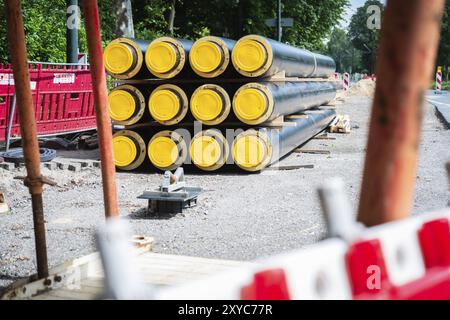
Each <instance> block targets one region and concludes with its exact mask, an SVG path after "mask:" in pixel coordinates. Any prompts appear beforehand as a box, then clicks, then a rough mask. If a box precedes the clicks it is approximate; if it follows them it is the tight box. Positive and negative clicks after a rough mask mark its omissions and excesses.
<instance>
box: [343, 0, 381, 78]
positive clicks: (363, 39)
mask: <svg viewBox="0 0 450 320" xmlns="http://www.w3.org/2000/svg"><path fill="white" fill-rule="evenodd" d="M372 5H375V6H378V7H379V8H382V9H383V10H384V5H383V4H382V3H381V2H380V1H378V0H369V1H366V3H365V4H364V6H362V7H360V8H358V9H357V11H356V13H355V14H354V15H353V17H352V19H351V21H350V26H349V32H348V34H349V38H350V40H351V42H352V44H353V46H354V47H355V48H356V49H358V50H360V51H361V54H362V67H363V69H364V71H365V72H366V73H374V72H375V62H376V56H377V51H378V42H379V38H380V31H379V30H378V29H370V28H369V27H368V26H367V21H368V19H369V17H370V13H368V12H367V9H368V7H369V6H372ZM383 10H382V11H383Z"/></svg>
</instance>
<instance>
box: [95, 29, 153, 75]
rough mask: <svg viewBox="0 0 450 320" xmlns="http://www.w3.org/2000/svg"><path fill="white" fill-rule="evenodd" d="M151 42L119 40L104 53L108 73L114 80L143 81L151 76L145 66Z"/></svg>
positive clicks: (112, 42) (113, 42)
mask: <svg viewBox="0 0 450 320" xmlns="http://www.w3.org/2000/svg"><path fill="white" fill-rule="evenodd" d="M149 44H150V41H145V40H138V39H130V38H117V39H115V40H113V41H111V42H110V43H109V44H108V45H107V46H106V48H105V50H104V52H103V59H104V61H105V68H106V71H107V72H108V73H109V74H110V75H111V76H112V77H114V78H117V79H122V80H127V79H143V78H149V77H150V76H151V74H150V72H149V71H148V70H147V68H146V66H145V64H144V55H145V52H146V50H147V47H148V45H149Z"/></svg>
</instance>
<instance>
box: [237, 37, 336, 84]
mask: <svg viewBox="0 0 450 320" xmlns="http://www.w3.org/2000/svg"><path fill="white" fill-rule="evenodd" d="M232 61H233V65H234V67H235V68H236V70H237V71H238V72H239V73H240V74H242V75H244V76H246V77H269V76H273V75H276V74H279V73H281V72H284V75H285V76H286V77H299V78H328V77H329V76H331V75H332V74H333V73H334V72H335V70H336V63H335V62H334V60H333V59H332V58H330V57H327V56H324V55H321V54H318V53H313V52H310V51H308V50H304V49H299V48H296V47H293V46H290V45H287V44H284V43H281V42H278V41H275V40H272V39H268V38H265V37H261V36H257V35H248V36H245V37H243V38H241V39H239V41H238V42H237V43H236V45H235V46H234V49H233V52H232Z"/></svg>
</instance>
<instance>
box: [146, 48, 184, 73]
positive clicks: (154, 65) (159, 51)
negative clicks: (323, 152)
mask: <svg viewBox="0 0 450 320" xmlns="http://www.w3.org/2000/svg"><path fill="white" fill-rule="evenodd" d="M145 63H146V64H147V66H148V68H149V69H150V71H152V72H155V73H167V72H169V71H171V70H172V69H173V68H175V65H176V63H177V52H176V48H175V47H174V46H173V45H172V44H170V43H167V42H154V43H152V44H150V46H149V47H148V49H147V52H146V53H145Z"/></svg>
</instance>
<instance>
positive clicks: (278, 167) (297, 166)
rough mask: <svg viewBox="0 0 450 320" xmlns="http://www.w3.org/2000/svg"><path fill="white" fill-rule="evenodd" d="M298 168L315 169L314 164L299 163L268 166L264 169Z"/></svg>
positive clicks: (288, 169)
mask: <svg viewBox="0 0 450 320" xmlns="http://www.w3.org/2000/svg"><path fill="white" fill-rule="evenodd" d="M297 169H314V165H313V164H305V165H303V164H299V165H291V166H276V167H268V168H266V169H264V170H268V171H278V170H279V171H290V170H297Z"/></svg>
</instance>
